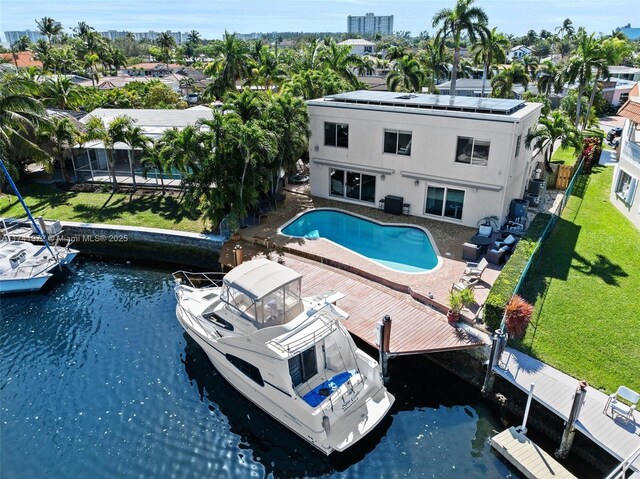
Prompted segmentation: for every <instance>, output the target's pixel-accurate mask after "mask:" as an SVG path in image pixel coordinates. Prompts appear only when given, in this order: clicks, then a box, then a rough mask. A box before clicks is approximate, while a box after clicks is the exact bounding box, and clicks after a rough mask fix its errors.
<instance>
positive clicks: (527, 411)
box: [518, 383, 536, 435]
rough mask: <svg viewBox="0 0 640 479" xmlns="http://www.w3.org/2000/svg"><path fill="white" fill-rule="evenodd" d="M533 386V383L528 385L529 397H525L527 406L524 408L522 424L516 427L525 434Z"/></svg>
mask: <svg viewBox="0 0 640 479" xmlns="http://www.w3.org/2000/svg"><path fill="white" fill-rule="evenodd" d="M535 387H536V385H535V383H531V386H529V397H527V406H526V407H525V408H524V417H523V418H522V425H521V426H520V427H519V428H518V430H519V431H520V432H521V433H522V434H524V435H526V434H527V419H529V410H530V409H531V401H532V400H533V389H534V388H535Z"/></svg>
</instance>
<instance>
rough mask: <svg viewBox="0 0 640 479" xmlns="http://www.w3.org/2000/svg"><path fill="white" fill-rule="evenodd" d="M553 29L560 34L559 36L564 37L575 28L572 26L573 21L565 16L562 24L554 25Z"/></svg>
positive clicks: (568, 35) (570, 33)
mask: <svg viewBox="0 0 640 479" xmlns="http://www.w3.org/2000/svg"><path fill="white" fill-rule="evenodd" d="M555 31H556V32H557V33H558V35H560V38H564V37H565V36H566V37H570V36H571V35H573V34H574V32H575V31H576V29H575V28H573V22H572V21H571V20H570V19H569V18H565V19H564V21H563V22H562V25H560V26H559V27H556V30H555Z"/></svg>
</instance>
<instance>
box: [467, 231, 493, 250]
mask: <svg viewBox="0 0 640 479" xmlns="http://www.w3.org/2000/svg"><path fill="white" fill-rule="evenodd" d="M469 242H470V243H473V244H477V245H478V246H482V254H486V253H487V246H489V245H490V244H491V243H493V240H492V239H491V238H490V237H489V236H483V235H475V236H472V237H471V239H470V240H469Z"/></svg>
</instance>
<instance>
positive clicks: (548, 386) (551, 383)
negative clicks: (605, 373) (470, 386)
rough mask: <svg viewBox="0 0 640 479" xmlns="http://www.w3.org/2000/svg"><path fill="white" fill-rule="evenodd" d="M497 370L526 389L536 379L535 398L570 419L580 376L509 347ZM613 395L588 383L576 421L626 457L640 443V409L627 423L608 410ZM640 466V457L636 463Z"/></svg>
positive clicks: (584, 431) (579, 427)
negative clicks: (605, 411)
mask: <svg viewBox="0 0 640 479" xmlns="http://www.w3.org/2000/svg"><path fill="white" fill-rule="evenodd" d="M494 372H495V373H496V374H498V375H499V376H501V377H502V378H504V379H506V380H507V381H509V382H511V383H512V384H514V385H515V386H517V387H518V388H520V389H521V390H522V391H524V392H528V391H529V386H530V385H531V383H535V389H534V399H535V400H536V401H538V402H539V403H540V404H542V405H543V406H545V407H546V408H547V409H549V410H550V411H552V412H554V413H555V414H556V415H558V416H559V417H561V418H562V419H563V420H565V421H566V420H567V419H568V417H569V412H570V410H571V404H572V402H573V396H574V393H575V391H576V388H577V386H578V380H577V379H575V378H572V377H571V376H569V375H568V374H565V373H563V372H561V371H558V370H557V369H555V368H552V367H551V366H549V365H547V364H545V363H543V362H541V361H538V360H537V359H534V358H532V357H530V356H527V355H526V354H524V353H521V352H520V351H516V350H515V349H511V348H507V349H506V351H505V352H504V353H503V355H502V359H501V361H500V362H499V365H498V366H496V367H494ZM608 399H609V396H607V395H606V394H604V393H603V392H601V391H599V390H597V389H594V388H592V387H587V395H586V398H585V402H584V404H583V406H582V410H581V412H580V416H579V418H578V421H577V423H576V427H577V430H578V431H580V432H581V433H582V434H584V435H585V436H587V437H588V438H589V439H591V440H592V441H593V442H595V443H596V444H598V445H599V446H600V447H602V448H603V449H604V450H605V451H607V452H609V453H610V454H611V455H612V456H613V457H615V458H617V459H618V460H620V461H622V460H623V459H625V458H627V457H628V456H629V455H630V454H631V453H632V452H633V451H634V450H635V449H636V448H638V447H639V446H640V435H639V434H640V413H639V412H637V411H636V413H635V416H634V420H633V421H629V423H628V424H624V423H623V422H622V421H620V420H619V419H618V417H616V419H615V420H614V419H612V418H611V416H609V415H606V414H605V413H604V408H605V405H606V404H607V401H608ZM632 467H633V468H634V469H635V470H640V458H639V459H637V460H636V461H635V462H634V463H633V466H632Z"/></svg>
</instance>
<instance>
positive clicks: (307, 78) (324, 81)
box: [282, 70, 352, 100]
mask: <svg viewBox="0 0 640 479" xmlns="http://www.w3.org/2000/svg"><path fill="white" fill-rule="evenodd" d="M351 89H352V86H351V85H350V84H349V83H348V82H347V81H346V80H344V78H342V77H340V76H339V75H338V74H337V73H335V72H333V71H331V70H321V71H318V70H307V71H304V72H301V73H295V74H293V75H291V77H290V78H289V79H288V80H287V81H285V82H284V83H283V84H282V91H283V92H288V93H291V94H292V95H295V96H298V97H302V98H304V99H305V100H310V99H312V98H320V97H322V96H325V95H334V94H336V93H342V92H345V91H349V90H351Z"/></svg>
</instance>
